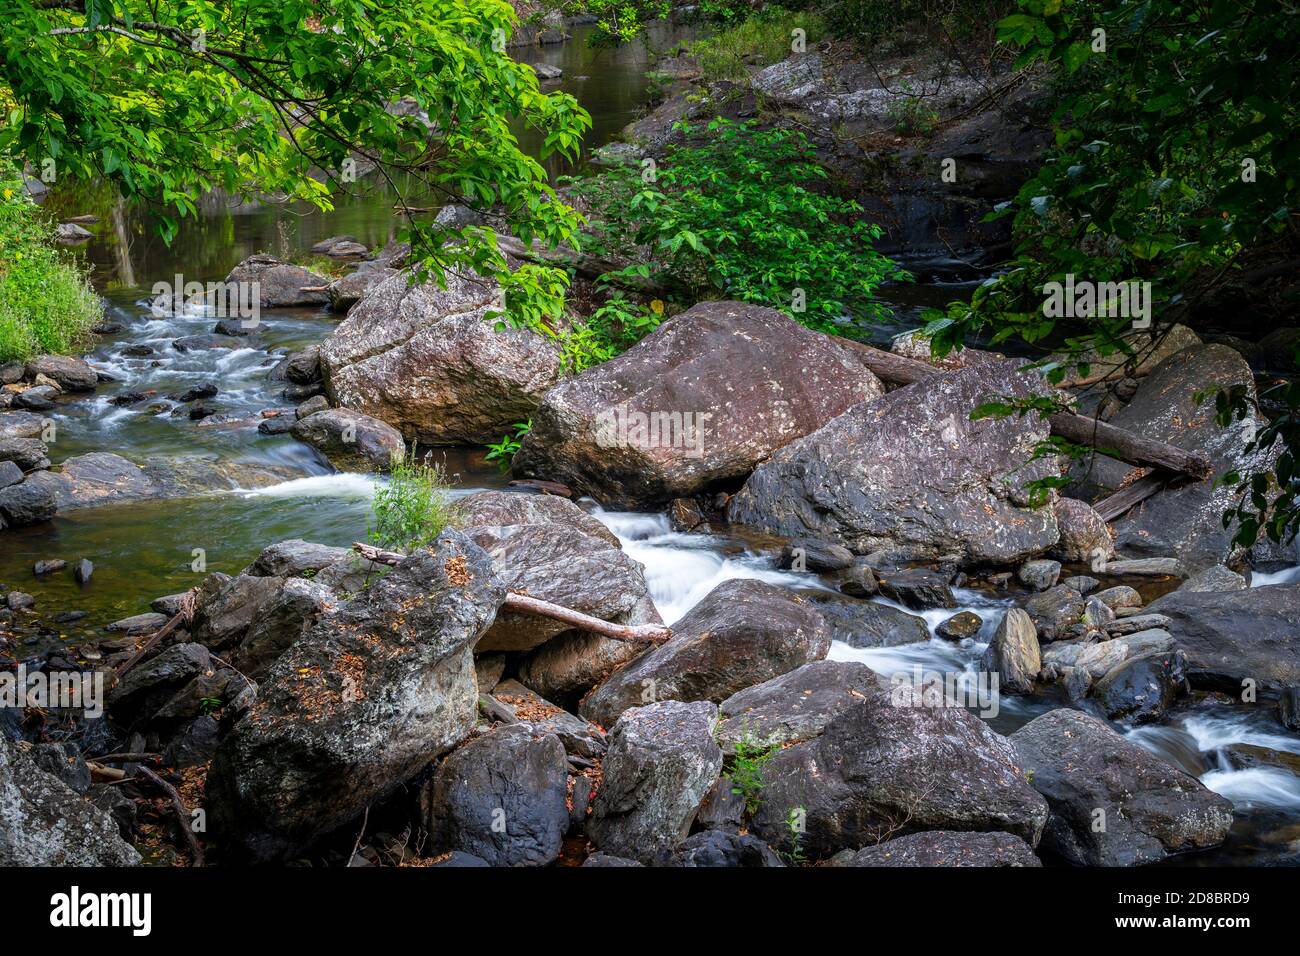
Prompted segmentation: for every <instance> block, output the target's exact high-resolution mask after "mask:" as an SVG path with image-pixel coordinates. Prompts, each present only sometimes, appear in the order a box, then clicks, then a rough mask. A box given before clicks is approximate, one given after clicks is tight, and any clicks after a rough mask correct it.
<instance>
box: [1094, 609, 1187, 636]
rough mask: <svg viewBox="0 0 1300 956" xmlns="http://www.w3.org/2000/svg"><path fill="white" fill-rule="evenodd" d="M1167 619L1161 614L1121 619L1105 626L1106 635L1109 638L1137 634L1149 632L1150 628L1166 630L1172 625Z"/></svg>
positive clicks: (1139, 615) (1137, 615) (1136, 615)
mask: <svg viewBox="0 0 1300 956" xmlns="http://www.w3.org/2000/svg"><path fill="white" fill-rule="evenodd" d="M1172 623H1173V621H1171V620H1170V619H1169V618H1167V617H1165V616H1164V615H1163V614H1135V615H1133V616H1132V617H1122V618H1118V619H1116V620H1114V621H1111V622H1110V623H1109V624H1107V625H1105V628H1106V633H1107V634H1108V635H1110V636H1111V637H1119V636H1120V635H1122V634H1137V633H1138V632H1140V631H1149V630H1151V629H1152V628H1159V629H1167V628H1168V627H1169V625H1170V624H1172Z"/></svg>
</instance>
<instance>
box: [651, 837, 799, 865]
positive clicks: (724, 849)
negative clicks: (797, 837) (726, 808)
mask: <svg viewBox="0 0 1300 956" xmlns="http://www.w3.org/2000/svg"><path fill="white" fill-rule="evenodd" d="M663 865H665V866H710V867H742V866H743V867H772V866H785V864H784V863H783V862H781V858H780V857H779V856H777V855H776V853H774V852H773V851H772V848H771V847H770V846H768V845H767V844H766V843H764V842H763V841H762V840H760V839H759V838H758V837H756V836H751V835H750V834H748V833H743V834H742V833H731V832H729V831H726V830H704V831H702V832H700V833H695V834H692V835H691V836H689V837H687V838H686V839H685V840H684V841H682V843H681V844H680V845H679V846H677V848H676V849H674V850H673V851H672V853H671V854H670V855H668V856H667V857H666V858H665V859H664V860H663Z"/></svg>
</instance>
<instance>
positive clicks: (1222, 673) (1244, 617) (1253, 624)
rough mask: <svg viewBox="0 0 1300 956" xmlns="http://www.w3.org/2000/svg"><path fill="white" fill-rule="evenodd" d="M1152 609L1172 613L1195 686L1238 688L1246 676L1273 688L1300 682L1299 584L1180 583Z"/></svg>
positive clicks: (1174, 629) (1236, 690)
mask: <svg viewBox="0 0 1300 956" xmlns="http://www.w3.org/2000/svg"><path fill="white" fill-rule="evenodd" d="M1149 610H1150V611H1152V612H1155V613H1159V614H1163V615H1165V616H1166V617H1168V618H1169V619H1170V623H1169V631H1170V633H1171V634H1173V636H1174V640H1175V641H1176V642H1177V644H1178V647H1179V648H1180V649H1181V650H1182V651H1183V652H1184V653H1185V654H1186V655H1187V677H1188V679H1189V680H1190V681H1191V682H1192V685H1193V686H1196V687H1205V688H1211V689H1217V690H1224V691H1227V692H1228V693H1234V694H1236V693H1240V692H1241V689H1242V681H1243V680H1246V679H1248V678H1249V679H1251V680H1253V681H1255V682H1256V683H1257V684H1258V685H1259V686H1260V687H1261V688H1263V689H1265V690H1268V691H1272V692H1277V691H1280V690H1281V689H1282V688H1284V687H1288V686H1294V685H1296V684H1300V640H1297V639H1296V635H1298V634H1300V584H1273V585H1269V586H1267V587H1261V588H1251V589H1250V590H1248V591H1218V592H1215V591H1201V592H1197V591H1192V592H1188V591H1185V590H1183V589H1181V588H1180V589H1179V590H1177V591H1174V592H1173V593H1171V594H1166V595H1165V596H1164V597H1162V598H1160V599H1159V600H1156V601H1153V602H1152V603H1151V604H1150V606H1149Z"/></svg>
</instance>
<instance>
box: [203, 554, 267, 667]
mask: <svg viewBox="0 0 1300 956" xmlns="http://www.w3.org/2000/svg"><path fill="white" fill-rule="evenodd" d="M283 586H284V578H279V577H256V576H254V575H251V574H240V575H238V576H236V577H233V578H232V577H229V576H228V575H225V574H221V573H220V572H216V573H213V574H209V575H208V576H207V577H206V578H204V579H203V582H202V583H201V584H200V585H199V591H198V593H197V594H196V595H195V598H194V615H193V619H192V622H191V624H190V633H191V635H192V636H193V638H194V640H195V641H197V642H198V643H199V644H202V645H204V646H205V647H210V648H212V649H213V650H216V651H224V650H225V649H227V648H233V647H238V646H239V645H240V644H241V643H242V642H243V640H244V638H245V637H246V636H247V635H248V630H249V628H251V627H252V626H253V624H254V623H255V622H258V621H262V620H264V618H265V615H266V612H267V610H268V609H269V608H270V606H271V604H272V602H273V601H274V600H275V598H276V595H278V594H279V593H280V589H281V588H282V587H283Z"/></svg>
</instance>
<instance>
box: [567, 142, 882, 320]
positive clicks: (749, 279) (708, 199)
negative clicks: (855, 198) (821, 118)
mask: <svg viewBox="0 0 1300 956" xmlns="http://www.w3.org/2000/svg"><path fill="white" fill-rule="evenodd" d="M679 125H680V128H681V129H682V130H683V131H684V132H685V134H686V136H687V137H688V140H689V139H690V138H691V137H692V136H693V135H694V134H696V133H699V132H703V133H704V134H706V137H707V138H705V139H704V140H703V142H701V143H699V144H698V145H696V144H692V145H688V146H680V147H670V148H669V149H668V150H667V151H666V155H665V157H664V159H663V162H662V164H660V165H659V166H658V167H657V168H656V169H655V170H654V174H653V176H650V177H647V176H646V172H645V171H643V170H637V169H631V168H628V167H620V168H616V169H611V170H609V171H608V172H606V173H604V174H602V175H601V176H598V177H594V178H593V179H592V180H586V181H579V182H577V183H575V184H574V185H573V187H572V188H573V190H574V192H575V193H577V194H578V195H580V196H581V197H582V198H583V199H584V200H585V201H586V202H587V203H588V204H589V205H590V206H591V208H592V210H593V212H592V218H593V220H594V221H593V222H592V225H591V230H590V233H589V234H588V235H587V237H586V239H585V245H586V246H588V247H590V248H592V249H593V250H594V251H596V252H600V253H604V254H608V255H611V256H613V257H615V258H622V259H625V260H626V259H630V260H632V261H634V262H636V263H637V265H636V266H635V267H634V268H635V269H637V270H639V274H640V275H641V276H642V277H643V278H648V279H650V280H651V282H652V284H654V285H656V286H657V287H660V288H666V289H676V290H680V292H681V298H682V299H687V300H690V301H698V300H699V299H702V298H730V299H741V300H744V301H748V302H757V303H761V304H763V305H768V306H771V307H773V308H777V309H780V310H782V311H784V312H786V313H787V314H789V315H791V316H793V317H794V318H795V319H797V320H798V321H800V322H802V323H803V324H805V325H807V326H809V327H810V328H815V329H818V330H820V331H825V332H836V333H841V334H845V333H849V334H852V333H854V332H857V331H860V329H861V324H862V323H865V322H869V321H871V320H873V319H876V318H878V317H881V316H883V315H885V314H886V313H887V309H886V308H885V307H884V306H883V305H882V304H881V303H880V302H878V301H877V300H876V299H875V297H874V292H875V289H876V287H877V286H878V285H879V284H880V283H882V282H884V281H886V280H889V279H906V278H908V276H907V274H906V273H905V272H903V270H901V269H900V268H899V267H898V266H897V265H896V264H895V263H894V262H892V261H891V260H890V259H888V258H887V257H885V256H883V255H881V254H880V253H878V252H876V251H875V250H874V249H873V248H872V243H873V242H874V240H875V239H877V238H878V237H879V236H880V235H881V229H880V227H879V226H877V225H874V224H870V223H867V222H866V221H864V220H863V219H862V218H861V216H860V214H861V208H860V207H859V206H858V205H857V204H856V203H854V202H852V201H849V200H846V199H841V198H839V197H837V196H835V195H833V194H831V193H830V192H829V190H828V183H827V172H826V170H825V169H824V168H823V167H822V166H821V165H820V164H819V163H818V162H817V159H816V155H815V152H814V150H813V147H812V146H811V144H809V142H808V140H807V138H806V137H804V135H803V134H802V133H800V132H798V131H795V130H788V129H767V130H765V129H760V128H759V127H758V126H757V125H756V124H755V123H752V122H748V123H735V122H732V121H730V120H726V119H723V118H718V119H715V120H713V121H711V122H710V123H708V124H707V126H706V127H704V128H703V129H702V130H698V129H694V128H692V127H690V126H688V125H687V124H684V123H683V124H679ZM624 271H626V270H624Z"/></svg>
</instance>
